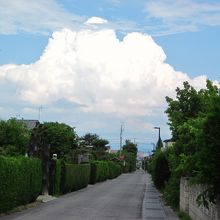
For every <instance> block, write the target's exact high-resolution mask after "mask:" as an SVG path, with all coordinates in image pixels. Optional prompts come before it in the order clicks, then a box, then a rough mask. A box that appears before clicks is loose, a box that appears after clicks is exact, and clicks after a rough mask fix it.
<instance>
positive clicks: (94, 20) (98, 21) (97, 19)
mask: <svg viewBox="0 0 220 220" xmlns="http://www.w3.org/2000/svg"><path fill="white" fill-rule="evenodd" d="M106 23H108V21H107V20H106V19H103V18H100V17H91V18H89V19H88V20H87V21H86V22H85V24H89V25H90V24H106Z"/></svg>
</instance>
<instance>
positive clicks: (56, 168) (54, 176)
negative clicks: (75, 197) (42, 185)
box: [49, 160, 61, 195]
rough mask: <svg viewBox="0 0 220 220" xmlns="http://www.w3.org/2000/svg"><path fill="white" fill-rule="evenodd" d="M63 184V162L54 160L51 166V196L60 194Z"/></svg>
mask: <svg viewBox="0 0 220 220" xmlns="http://www.w3.org/2000/svg"><path fill="white" fill-rule="evenodd" d="M60 183H61V160H52V161H51V165H50V186H49V193H50V195H59V194H60V187H61V185H60Z"/></svg>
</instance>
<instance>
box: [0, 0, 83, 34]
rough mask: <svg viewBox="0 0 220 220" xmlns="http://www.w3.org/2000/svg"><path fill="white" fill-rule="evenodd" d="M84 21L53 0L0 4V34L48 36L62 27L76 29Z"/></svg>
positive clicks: (19, 0)
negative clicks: (38, 34)
mask: <svg viewBox="0 0 220 220" xmlns="http://www.w3.org/2000/svg"><path fill="white" fill-rule="evenodd" d="M84 20H85V18H84V17H83V16H78V15H76V14H73V13H69V12H67V11H66V10H65V9H64V8H63V7H62V5H60V4H58V3H57V2H56V1H55V0H46V1H45V0H38V1H29V0H16V1H12V0H9V1H5V0H3V1H1V4H0V34H15V33H18V32H31V33H40V34H48V33H51V32H53V31H55V30H59V29H62V28H64V27H66V28H77V27H78V26H79V25H80V24H81V23H83V21H84Z"/></svg>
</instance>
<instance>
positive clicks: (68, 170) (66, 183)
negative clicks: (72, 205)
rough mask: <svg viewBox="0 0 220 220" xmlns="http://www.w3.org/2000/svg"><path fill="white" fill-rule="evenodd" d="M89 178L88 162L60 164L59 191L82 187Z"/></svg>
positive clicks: (69, 190) (65, 191) (86, 183)
mask: <svg viewBox="0 0 220 220" xmlns="http://www.w3.org/2000/svg"><path fill="white" fill-rule="evenodd" d="M89 179H90V164H66V163H63V165H62V178H61V191H62V193H67V192H71V191H75V190H78V189H81V188H84V187H86V186H87V185H88V183H89Z"/></svg>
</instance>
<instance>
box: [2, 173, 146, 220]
mask: <svg viewBox="0 0 220 220" xmlns="http://www.w3.org/2000/svg"><path fill="white" fill-rule="evenodd" d="M145 186H146V174H144V173H143V172H142V171H137V172H135V173H131V174H122V175H121V176H119V177H118V178H116V179H113V180H108V181H105V182H102V183H98V184H95V185H89V186H88V187H87V188H85V189H82V190H79V191H76V192H73V193H69V194H66V195H64V196H61V197H59V198H58V199H56V200H53V201H50V202H47V203H42V204H40V205H38V206H37V207H35V208H30V209H28V210H25V211H23V212H21V213H15V214H12V215H9V216H5V217H2V218H0V220H12V219H15V220H62V219H64V220H70V219H71V220H105V219H106V220H113V219H114V220H116V219H117V220H119V219H120V220H140V219H142V202H143V198H144V191H145Z"/></svg>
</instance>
